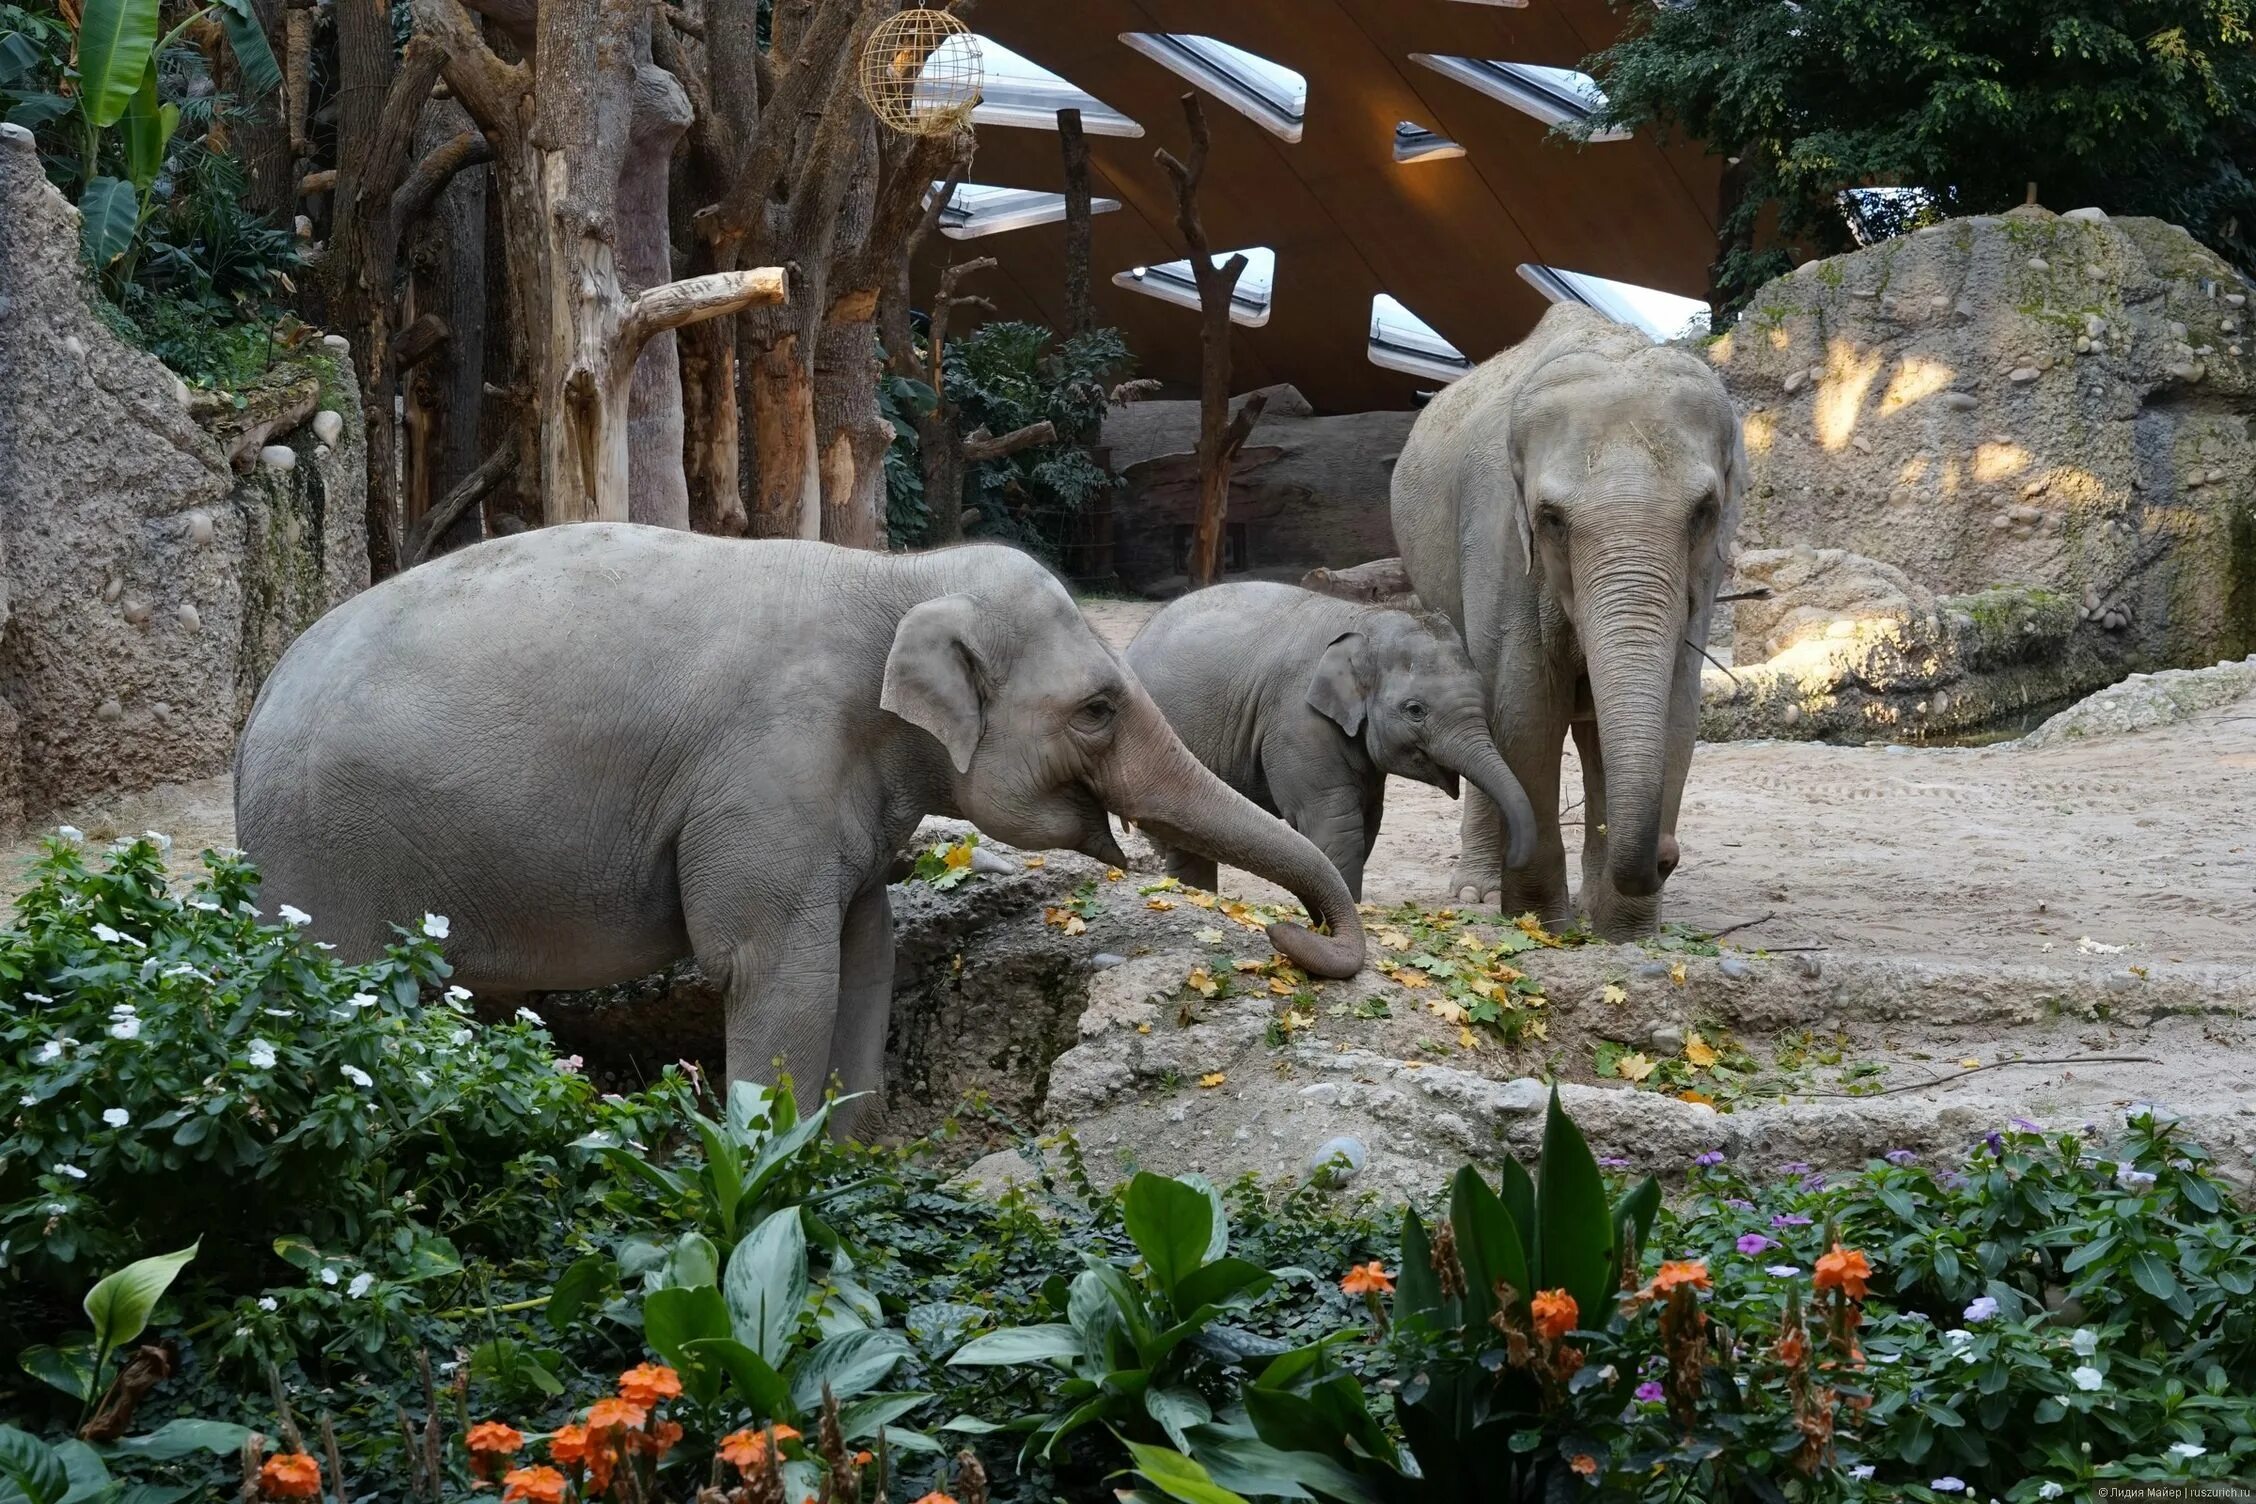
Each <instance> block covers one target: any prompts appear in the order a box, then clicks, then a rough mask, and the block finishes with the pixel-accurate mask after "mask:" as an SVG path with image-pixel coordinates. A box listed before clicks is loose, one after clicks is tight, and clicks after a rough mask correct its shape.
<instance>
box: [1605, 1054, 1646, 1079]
mask: <svg viewBox="0 0 2256 1504" xmlns="http://www.w3.org/2000/svg"><path fill="white" fill-rule="evenodd" d="M1614 1074H1615V1075H1617V1076H1620V1077H1621V1078H1622V1079H1623V1080H1624V1081H1642V1080H1644V1079H1645V1078H1646V1077H1647V1076H1650V1075H1651V1074H1653V1062H1652V1061H1650V1060H1647V1059H1646V1058H1645V1056H1644V1054H1643V1053H1642V1052H1640V1053H1638V1054H1635V1055H1624V1056H1622V1058H1621V1059H1619V1060H1617V1061H1615V1062H1614Z"/></svg>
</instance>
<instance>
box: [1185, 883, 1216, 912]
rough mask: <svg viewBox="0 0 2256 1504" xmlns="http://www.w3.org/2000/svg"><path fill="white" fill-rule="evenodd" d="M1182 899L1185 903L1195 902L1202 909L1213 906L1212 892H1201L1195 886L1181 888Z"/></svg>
mask: <svg viewBox="0 0 2256 1504" xmlns="http://www.w3.org/2000/svg"><path fill="white" fill-rule="evenodd" d="M1183 901H1184V902H1185V903H1195V904H1197V905H1198V906H1199V907H1200V908H1202V909H1211V908H1213V907H1214V895H1213V894H1212V893H1201V892H1200V891H1199V890H1198V889H1196V888H1185V889H1184V890H1183Z"/></svg>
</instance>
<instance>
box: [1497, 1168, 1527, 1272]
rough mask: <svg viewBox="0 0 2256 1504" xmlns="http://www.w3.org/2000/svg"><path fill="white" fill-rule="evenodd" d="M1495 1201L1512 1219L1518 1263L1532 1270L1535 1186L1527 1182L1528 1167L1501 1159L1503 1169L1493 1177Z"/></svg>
mask: <svg viewBox="0 0 2256 1504" xmlns="http://www.w3.org/2000/svg"><path fill="white" fill-rule="evenodd" d="M1496 1199H1497V1200H1499V1201H1501V1202H1503V1203H1504V1210H1505V1212H1506V1213H1507V1214H1508V1215H1509V1216H1510V1217H1511V1219H1512V1227H1513V1229H1514V1230H1515V1231H1517V1232H1518V1233H1519V1235H1520V1256H1521V1261H1522V1262H1524V1263H1525V1264H1526V1265H1527V1266H1528V1268H1529V1269H1530V1270H1533V1269H1534V1268H1535V1241H1534V1240H1535V1182H1534V1181H1532V1180H1530V1179H1528V1172H1527V1167H1526V1166H1524V1165H1522V1164H1521V1163H1520V1162H1519V1161H1518V1160H1517V1159H1514V1158H1513V1157H1512V1156H1511V1155H1509V1154H1507V1155H1505V1156H1504V1168H1503V1169H1502V1171H1501V1172H1499V1174H1498V1175H1497V1177H1496Z"/></svg>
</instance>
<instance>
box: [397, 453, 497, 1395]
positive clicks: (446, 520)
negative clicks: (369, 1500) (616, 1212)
mask: <svg viewBox="0 0 2256 1504" xmlns="http://www.w3.org/2000/svg"><path fill="white" fill-rule="evenodd" d="M520 448H521V446H520V445H519V444H518V442H517V436H516V435H515V434H510V435H508V436H506V437H504V438H503V439H502V441H501V446H500V447H499V448H497V449H496V450H494V452H493V453H492V454H489V455H487V456H486V460H485V463H484V464H482V465H480V466H479V467H478V468H477V469H475V470H473V471H471V472H470V473H469V474H468V475H466V476H464V477H463V478H462V483H461V484H460V485H458V486H456V487H455V488H454V489H453V490H452V491H449V492H447V494H446V497H445V499H444V500H442V501H441V502H440V503H439V504H438V505H437V506H435V507H433V508H431V510H429V511H428V512H425V513H424V514H423V515H422V516H420V517H418V518H416V519H415V526H413V527H411V528H409V529H408V530H407V541H406V542H404V543H402V544H401V545H400V568H402V569H408V568H412V567H413V566H415V565H417V564H420V563H422V562H423V555H424V554H425V552H427V551H428V550H429V549H430V547H431V540H432V539H434V538H436V537H438V536H439V535H440V534H441V533H444V532H445V531H446V530H447V529H448V528H450V527H452V526H454V524H455V520H456V519H457V518H459V517H460V516H461V515H462V514H463V513H464V512H467V511H469V510H470V508H471V507H472V506H473V505H474V504H475V503H476V502H477V501H478V500H479V499H480V498H482V497H483V496H484V495H485V494H486V493H487V492H488V491H491V490H492V489H493V488H494V487H496V486H498V485H500V484H501V483H502V482H503V481H504V480H507V479H508V478H509V476H510V475H511V474H512V473H513V472H514V471H515V470H516V468H517V454H518V451H519V449H520ZM402 1419H403V1421H404V1419H405V1416H404V1414H403V1416H402Z"/></svg>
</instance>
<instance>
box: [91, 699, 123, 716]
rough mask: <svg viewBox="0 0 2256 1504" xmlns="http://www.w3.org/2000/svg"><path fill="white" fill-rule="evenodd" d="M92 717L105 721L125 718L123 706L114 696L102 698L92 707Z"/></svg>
mask: <svg viewBox="0 0 2256 1504" xmlns="http://www.w3.org/2000/svg"><path fill="white" fill-rule="evenodd" d="M94 719H96V720H97V721H105V722H116V721H122V720H124V719H125V707H124V706H123V705H120V704H119V703H118V702H117V701H116V699H114V698H112V699H108V700H104V701H103V702H102V703H101V704H99V705H97V706H95V707H94Z"/></svg>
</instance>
